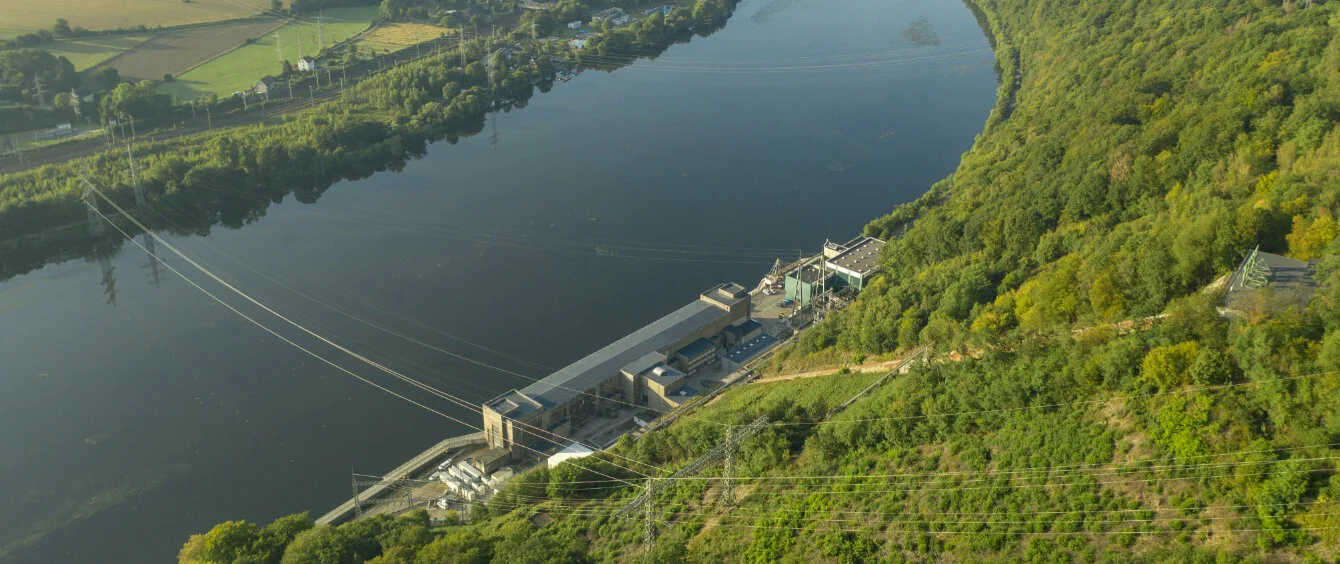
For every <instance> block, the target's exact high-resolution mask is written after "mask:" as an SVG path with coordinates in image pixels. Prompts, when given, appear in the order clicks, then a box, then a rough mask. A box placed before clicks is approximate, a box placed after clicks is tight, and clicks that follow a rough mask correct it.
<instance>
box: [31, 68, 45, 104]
mask: <svg viewBox="0 0 1340 564" xmlns="http://www.w3.org/2000/svg"><path fill="white" fill-rule="evenodd" d="M42 86H43V84H42V77H40V76H34V77H33V90H35V91H37V94H34V95H33V97H34V98H37V105H38V106H39V107H42V108H45V107H47V99H46V93H47V91H46V90H43V89H42Z"/></svg>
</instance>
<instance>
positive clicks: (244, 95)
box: [242, 92, 247, 114]
mask: <svg viewBox="0 0 1340 564" xmlns="http://www.w3.org/2000/svg"><path fill="white" fill-rule="evenodd" d="M242 113H244V114H245V113H247V93H246V92H243V93H242Z"/></svg>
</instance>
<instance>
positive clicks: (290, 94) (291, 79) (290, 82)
mask: <svg viewBox="0 0 1340 564" xmlns="http://www.w3.org/2000/svg"><path fill="white" fill-rule="evenodd" d="M286 84H288V97H289V99H290V100H291V99H293V77H289V79H288V82H287V83H286Z"/></svg>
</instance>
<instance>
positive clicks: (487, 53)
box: [484, 27, 506, 151]
mask: <svg viewBox="0 0 1340 564" xmlns="http://www.w3.org/2000/svg"><path fill="white" fill-rule="evenodd" d="M494 29H495V30H497V27H494ZM492 50H493V38H492V37H490V38H489V42H488V45H487V47H486V48H485V49H484V65H485V66H486V67H487V68H488V71H489V108H490V109H491V110H492V111H491V114H492V115H490V116H489V124H490V125H491V126H492V127H493V134H492V135H490V136H489V144H490V145H493V150H494V151H497V150H498V102H497V100H496V99H495V97H494V95H493V91H494V90H495V89H496V88H497V87H496V86H495V85H494V73H495V72H497V69H495V68H494V67H495V66H496V65H494V64H493V58H494V57H493V53H492ZM503 70H506V69H503Z"/></svg>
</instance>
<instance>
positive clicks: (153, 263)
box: [144, 233, 162, 288]
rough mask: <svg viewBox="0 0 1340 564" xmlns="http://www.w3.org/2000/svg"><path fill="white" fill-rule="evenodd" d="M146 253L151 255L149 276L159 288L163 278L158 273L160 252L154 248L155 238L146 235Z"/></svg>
mask: <svg viewBox="0 0 1340 564" xmlns="http://www.w3.org/2000/svg"><path fill="white" fill-rule="evenodd" d="M144 252H145V253H146V254H148V255H149V264H148V267H149V275H150V276H152V277H153V279H154V287H155V288H157V287H158V285H159V283H160V282H162V278H161V277H160V275H159V273H158V262H159V260H158V250H157V249H155V248H154V238H153V236H152V235H150V234H148V233H145V234H144Z"/></svg>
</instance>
